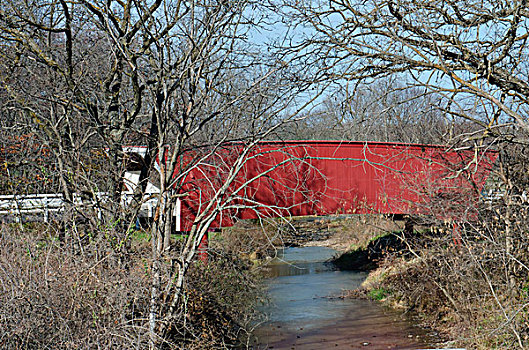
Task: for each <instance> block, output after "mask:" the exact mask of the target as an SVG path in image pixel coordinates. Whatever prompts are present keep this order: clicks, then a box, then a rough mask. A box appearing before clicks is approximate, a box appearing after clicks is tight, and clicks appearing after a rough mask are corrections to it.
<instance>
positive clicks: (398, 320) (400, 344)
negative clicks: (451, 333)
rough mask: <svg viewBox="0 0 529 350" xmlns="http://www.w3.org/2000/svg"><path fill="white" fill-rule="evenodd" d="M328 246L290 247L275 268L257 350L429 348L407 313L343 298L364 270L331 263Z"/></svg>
mask: <svg viewBox="0 0 529 350" xmlns="http://www.w3.org/2000/svg"><path fill="white" fill-rule="evenodd" d="M334 254H336V252H335V251H334V250H333V249H330V248H326V247H304V248H286V249H285V250H284V252H283V254H282V255H281V256H280V257H279V258H278V259H277V260H275V261H274V262H273V263H272V264H270V266H269V269H270V270H269V274H268V276H269V277H270V278H269V282H268V291H269V295H270V300H271V303H270V305H267V306H266V307H264V310H263V311H264V312H265V313H266V314H267V315H268V321H267V322H266V323H264V324H263V325H261V326H260V327H258V328H257V329H256V331H255V333H254V334H255V339H253V340H252V344H253V349H327V348H333V349H427V348H432V347H431V346H429V345H430V343H431V342H432V341H433V340H434V339H432V338H429V337H428V335H427V334H426V332H425V331H424V330H422V329H420V328H419V327H416V326H413V325H412V323H410V322H409V320H407V319H406V318H405V317H404V316H403V315H401V314H399V313H398V312H395V311H392V310H388V309H386V308H384V307H382V306H381V305H380V304H379V303H376V302H372V301H368V300H355V299H343V298H340V296H341V295H342V294H343V292H344V291H345V290H348V289H354V288H356V287H358V286H360V284H361V283H362V281H363V280H364V279H365V278H366V276H367V274H366V273H364V272H353V271H340V270H337V269H336V268H335V267H334V266H333V265H332V264H329V263H326V262H325V261H327V260H329V259H330V258H332V257H333V256H334Z"/></svg>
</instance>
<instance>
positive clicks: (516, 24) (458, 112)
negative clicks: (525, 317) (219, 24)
mask: <svg viewBox="0 0 529 350" xmlns="http://www.w3.org/2000/svg"><path fill="white" fill-rule="evenodd" d="M285 5H286V6H287V8H288V10H285V12H286V13H288V15H290V16H292V18H293V20H294V21H296V20H297V21H298V23H300V24H302V25H304V26H307V27H308V28H311V29H310V30H306V31H305V33H306V35H305V37H303V38H300V40H299V41H298V45H297V46H295V47H296V49H303V50H306V51H307V52H310V53H312V54H314V55H315V56H317V57H318V58H314V59H313V60H314V62H317V63H318V65H317V66H316V65H315V67H317V68H315V69H319V70H324V71H325V72H326V74H325V75H324V76H323V75H322V76H323V78H325V79H332V80H334V81H335V82H337V83H338V84H341V85H342V86H344V87H349V86H352V87H353V88H351V89H350V91H354V93H357V91H359V90H358V89H355V87H361V86H362V85H366V84H367V85H370V86H373V84H376V82H377V80H378V79H381V78H384V79H387V77H390V78H391V79H395V80H398V81H399V82H400V84H401V86H402V88H408V91H409V92H408V94H409V95H408V96H409V98H410V101H414V98H415V97H420V98H422V97H423V96H432V100H433V101H437V103H436V109H437V111H438V112H437V113H439V115H440V116H442V117H443V118H446V120H447V125H448V128H447V129H446V133H445V135H444V139H445V142H447V143H449V144H450V145H452V146H454V145H457V146H456V147H475V148H488V147H490V146H491V145H492V144H494V145H495V146H496V147H499V148H500V150H501V157H500V162H499V163H498V166H497V168H496V171H495V175H494V176H493V177H492V178H493V179H495V180H491V181H490V183H489V184H488V189H490V190H491V191H492V189H493V188H495V191H496V192H494V193H496V195H495V199H492V200H491V202H489V203H490V206H489V207H488V208H487V206H483V207H481V208H479V215H478V214H476V215H475V216H474V217H468V218H467V220H463V221H465V224H464V225H463V231H464V232H463V235H464V240H463V241H464V245H465V248H466V250H465V252H467V253H468V254H469V255H468V256H470V257H472V259H469V260H465V259H463V260H465V262H461V264H462V265H463V266H465V271H469V272H470V271H473V273H474V276H479V277H478V278H476V279H472V280H473V281H475V283H476V284H479V285H482V286H484V288H486V291H487V292H483V288H482V289H481V290H479V291H478V290H474V289H473V287H472V285H471V283H469V284H466V283H465V282H463V280H462V279H460V277H457V278H456V276H462V275H465V274H466V272H464V271H462V270H460V269H458V268H457V267H456V266H461V265H459V264H460V263H458V262H456V260H457V259H459V258H460V257H461V255H454V256H449V254H444V253H441V252H440V251H436V252H434V253H433V256H434V257H435V258H430V257H429V255H427V254H428V253H432V252H428V251H425V256H423V261H424V262H425V265H424V266H426V267H427V268H431V269H430V270H428V271H430V272H429V273H431V271H436V269H437V267H436V266H437V265H435V264H442V265H443V266H450V268H449V269H448V271H450V272H445V273H448V275H450V276H454V278H453V280H452V281H450V278H448V279H447V278H445V277H443V276H442V275H438V274H433V275H432V276H431V277H432V279H433V280H435V283H433V284H432V285H433V286H434V289H438V291H439V292H440V291H442V293H441V294H442V295H443V297H442V298H444V299H445V300H446V302H447V304H448V305H449V307H451V308H455V309H457V310H458V311H459V310H463V309H465V310H471V311H469V314H471V315H479V311H476V309H473V307H476V305H469V304H465V303H466V302H465V301H463V298H468V295H467V294H465V293H461V295H460V294H459V292H458V290H465V291H466V292H469V293H470V291H472V293H474V294H473V295H475V296H476V300H478V299H479V300H482V301H483V303H489V304H487V305H490V307H491V308H493V309H494V310H495V311H496V312H497V315H498V318H499V319H501V320H502V321H501V322H499V323H498V324H496V325H495V326H494V327H496V328H495V329H494V330H493V331H491V334H493V333H495V332H499V331H501V332H503V333H502V334H507V333H508V334H509V335H508V336H507V339H508V340H506V341H505V342H502V340H501V336H499V337H496V338H495V339H494V340H493V343H494V344H498V346H500V347H501V346H505V347H506V348H509V347H512V346H515V345H514V344H516V346H518V347H519V348H524V347H527V335H526V331H525V330H524V322H523V321H520V320H519V319H518V315H520V314H521V313H525V312H526V310H527V307H528V304H527V302H526V297H525V292H524V291H523V288H525V287H523V286H524V282H523V281H524V280H525V279H526V276H527V273H528V270H527V266H528V265H527V263H526V261H527V255H526V254H523V253H522V252H521V250H519V249H518V248H515V246H517V244H516V243H515V242H519V244H520V245H524V244H525V243H522V242H525V233H524V232H526V229H525V228H523V225H522V226H516V225H518V224H521V222H523V220H518V219H516V220H515V219H514V217H515V216H514V215H515V212H516V213H518V214H517V217H518V218H519V217H520V215H522V214H521V213H525V210H526V204H524V203H525V199H524V198H525V192H524V191H525V176H521V174H522V173H523V171H522V173H521V172H520V169H526V163H527V160H526V153H527V135H528V132H529V127H528V120H527V111H528V108H529V104H528V103H527V98H528V96H529V89H528V88H529V85H528V80H529V79H528V69H527V68H528V66H527V55H528V53H529V47H528V46H527V35H528V27H527V26H528V23H529V21H528V16H529V12H528V4H527V3H526V2H525V1H474V0H461V1H430V0H426V1H414V0H409V1H408V0H404V1H394V0H384V1H375V0H373V1H369V0H368V1H355V0H353V1H349V0H331V1H330V2H325V1H301V2H296V3H295V4H293V5H292V4H285ZM360 91H361V89H360ZM416 101H418V100H416ZM390 108H391V106H390ZM407 113H409V112H407ZM388 117H389V115H388ZM476 154H477V153H476ZM473 162H475V159H474V160H472V161H469V162H467V165H464V166H463V167H462V169H461V170H462V171H461V172H460V176H461V175H462V174H464V173H465V171H468V170H471V169H472V167H471V166H470V164H472V163H473ZM498 189H500V191H498ZM498 193H501V196H500V195H498ZM500 198H501V199H500ZM498 199H499V200H498ZM438 204H439V205H440V207H438V209H441V212H445V211H446V212H449V211H450V210H451V209H450V205H454V204H458V203H457V202H456V201H452V203H446V202H445V203H444V204H443V202H442V201H441V202H439V203H438ZM458 205H459V208H458V210H462V209H465V206H464V205H462V204H461V203H459V204H458ZM515 207H516V208H517V209H514V208H515ZM432 209H434V210H435V207H432ZM437 212H439V210H437ZM523 215H525V214H523ZM515 222H516V223H517V224H515ZM438 225H439V226H443V224H442V223H438ZM515 227H516V228H515ZM444 232H446V231H444ZM443 237H446V236H443ZM476 237H487V238H486V240H487V242H488V243H490V245H488V244H480V243H479V241H478V240H477V239H476ZM443 244H446V242H445V243H443ZM476 249H478V250H482V251H484V252H486V251H490V253H487V254H489V255H488V257H489V259H482V258H480V257H478V256H476V254H474V253H472V251H474V250H476ZM515 251H516V252H517V253H515ZM455 256H458V257H459V258H455ZM499 271H502V272H501V273H500V272H499ZM514 271H516V273H515V272H514ZM456 281H457V282H456ZM478 281H479V282H478ZM421 283H423V280H421ZM506 285H509V286H510V287H509V288H508V289H509V291H506V290H505V287H504V286H506ZM458 288H459V289H458ZM511 291H515V292H514V293H515V294H517V295H518V296H517V297H515V298H513V297H512V295H511ZM500 295H503V296H506V297H505V299H502V297H501V296H500ZM454 296H458V297H459V296H460V298H461V299H459V300H458V301H457V302H456V299H457V298H454ZM478 304H479V303H478ZM467 307H468V309H466V308H467ZM479 307H483V304H479ZM458 308H459V309H458ZM459 314H463V312H459ZM479 317H481V316H479ZM479 317H478V318H477V319H479ZM489 346H490V344H489Z"/></svg>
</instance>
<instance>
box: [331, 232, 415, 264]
mask: <svg viewBox="0 0 529 350" xmlns="http://www.w3.org/2000/svg"><path fill="white" fill-rule="evenodd" d="M388 254H396V255H399V256H403V255H408V254H409V251H408V250H407V245H406V243H405V241H404V239H403V236H402V234H399V233H389V234H386V235H384V236H381V237H377V238H375V239H373V240H371V241H370V242H369V243H368V244H367V246H366V247H365V248H363V247H362V248H357V249H354V250H352V251H348V252H345V253H343V254H341V255H340V256H338V257H337V258H335V259H333V260H332V263H333V264H334V265H335V266H336V267H338V268H339V269H341V270H354V271H371V270H374V269H376V268H377V267H378V266H379V264H380V263H381V262H382V261H383V259H385V257H386V256H387V255H388Z"/></svg>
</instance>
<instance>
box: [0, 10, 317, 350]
mask: <svg viewBox="0 0 529 350" xmlns="http://www.w3.org/2000/svg"><path fill="white" fill-rule="evenodd" d="M270 18H271V16H270V13H269V12H267V9H266V8H265V7H262V6H261V5H260V4H258V3H255V2H253V1H246V0H243V1H235V2H223V1H205V2H196V1H180V0H174V1H173V0H155V1H148V0H145V1H143V0H142V1H132V0H130V1H97V0H83V1H80V2H72V1H65V0H49V1H36V2H35V1H31V0H9V1H7V2H5V3H3V4H2V5H1V6H0V41H1V46H0V54H1V55H2V58H3V59H2V64H1V67H0V72H1V73H0V79H1V80H2V86H3V87H2V90H1V92H2V98H4V96H5V99H6V101H8V102H9V103H7V104H6V105H4V107H5V108H4V109H3V113H7V112H8V111H9V113H13V114H14V115H17V116H18V118H19V119H17V123H18V125H22V126H25V127H28V126H29V127H31V128H33V129H34V130H35V135H36V136H37V137H38V140H39V142H41V143H42V144H43V145H45V147H46V148H47V149H49V150H50V151H51V152H53V155H54V157H53V159H54V162H55V164H54V167H55V168H56V169H57V176H58V180H59V182H60V186H61V192H62V193H63V196H64V198H65V200H66V202H67V203H68V208H67V210H66V212H67V213H71V214H70V215H71V218H72V220H71V221H70V222H71V227H72V230H73V229H76V228H77V227H79V222H78V220H77V218H78V217H84V218H85V219H86V220H88V221H89V222H91V223H92V224H91V226H90V229H88V230H86V231H87V233H86V234H85V235H81V234H78V235H77V236H75V239H76V240H79V241H82V240H83V239H84V240H85V241H88V242H92V240H95V241H97V242H99V243H98V244H100V245H98V246H95V247H94V246H92V247H91V246H90V245H88V246H85V247H82V248H81V251H85V250H91V252H90V254H94V256H95V257H96V260H97V259H102V260H103V261H107V260H108V259H107V254H110V256H114V257H116V258H117V261H118V262H120V263H122V262H124V261H125V260H126V257H127V253H128V248H127V247H128V243H129V242H130V238H131V232H132V230H131V227H132V226H133V225H134V223H135V219H136V217H137V215H138V212H139V210H140V205H141V202H142V201H143V200H144V192H145V189H146V187H147V184H148V182H149V181H151V182H156V184H157V185H159V190H160V191H159V195H158V201H157V203H158V204H157V208H156V210H155V212H156V214H155V217H154V221H153V223H152V226H151V230H150V232H151V235H152V247H151V248H152V249H151V263H150V267H149V271H150V276H151V280H150V286H149V287H150V292H151V296H150V311H149V314H148V315H146V316H148V319H149V322H148V329H149V336H150V346H151V347H152V348H154V347H158V346H159V345H160V344H163V343H164V342H166V341H170V340H171V339H172V338H171V337H172V336H173V337H174V334H175V332H176V333H178V332H180V331H182V330H180V329H174V328H175V327H176V326H177V325H178V323H177V322H176V319H177V318H178V317H185V312H183V310H184V309H183V306H184V304H183V302H184V299H183V297H182V293H183V291H182V288H183V286H184V282H185V277H186V274H187V272H188V270H189V267H190V264H191V262H192V261H193V259H194V257H195V255H196V252H197V247H198V245H199V242H200V241H201V239H202V237H203V236H204V234H205V233H206V232H207V231H208V228H209V227H210V225H211V224H212V223H213V222H214V221H215V220H216V218H217V216H218V215H219V214H220V213H221V212H222V211H223V210H224V209H226V208H227V207H228V206H229V205H230V203H232V201H233V200H234V199H235V197H237V196H236V195H234V194H233V193H232V192H231V188H232V185H233V184H234V182H235V179H236V178H237V175H238V173H239V172H240V171H241V169H243V168H244V166H245V164H246V162H247V159H248V157H249V155H250V154H252V150H253V148H254V147H255V145H256V144H257V143H258V141H259V140H262V139H264V138H267V137H268V138H270V137H272V135H273V133H274V131H275V130H276V129H277V128H278V127H279V126H280V125H282V124H284V123H288V122H290V121H291V120H293V118H296V116H297V114H298V113H299V111H300V110H303V109H304V108H305V106H307V105H308V104H310V103H311V101H313V99H314V97H315V96H317V95H318V94H319V90H316V91H315V92H311V94H304V95H303V96H302V97H299V96H300V95H299V93H300V92H303V91H306V90H307V88H308V87H309V86H311V84H312V82H313V79H312V78H311V77H310V75H309V74H306V75H304V74H303V69H302V67H301V68H300V67H299V66H296V61H295V55H293V54H291V53H289V54H287V55H281V54H279V53H278V52H277V51H274V50H273V49H271V50H268V49H267V48H266V47H264V46H263V45H261V44H259V43H258V40H257V39H251V40H250V38H252V37H255V35H256V33H257V32H258V30H259V29H260V28H261V27H262V26H265V25H271V24H273V23H271V22H273V21H275V20H274V19H272V20H270ZM233 142H237V145H238V146H237V147H236V148H235V149H236V150H237V153H236V155H235V158H234V159H233V162H232V163H231V164H230V167H229V168H228V169H226V167H223V168H222V171H226V176H223V177H222V181H221V184H220V185H221V186H218V187H214V190H213V191H212V192H211V193H208V196H205V197H204V202H203V203H202V205H201V206H200V210H199V211H198V212H196V213H195V216H194V217H195V219H194V222H193V225H192V227H191V228H190V230H189V232H188V235H187V236H186V238H185V240H184V242H183V244H182V248H181V249H180V250H179V251H176V252H175V251H174V249H173V248H174V247H173V246H172V242H171V233H172V232H173V231H174V225H175V222H174V221H175V218H174V215H173V213H174V210H175V206H176V203H177V201H178V200H179V199H181V198H182V197H185V196H188V195H189V193H187V192H186V189H185V186H184V185H185V183H186V178H187V176H189V175H190V174H192V172H193V171H196V169H200V168H201V167H204V166H206V167H207V166H211V167H215V162H216V161H218V159H219V158H218V157H216V154H217V153H218V152H219V150H221V149H222V148H224V147H225V145H232V144H233ZM131 144H141V145H145V146H146V152H145V157H144V159H143V160H141V162H142V163H143V164H142V167H141V172H140V177H139V182H138V184H139V185H138V186H136V187H135V191H136V193H135V201H134V202H133V203H132V204H131V205H129V206H123V201H122V189H123V185H124V174H125V171H126V168H127V163H128V162H129V159H128V156H127V154H126V152H125V150H124V146H127V145H131ZM212 162H213V163H212ZM155 168H156V169H157V170H154V169H155ZM219 169H220V168H219ZM219 171H220V170H219ZM155 179H156V180H155ZM246 185H247V184H246V183H243V184H238V185H237V188H238V189H239V190H237V191H235V193H241V190H242V189H243V188H244V186H246ZM50 188H51V187H50ZM76 195H80V196H81V197H83V198H86V199H89V200H91V201H93V202H96V204H95V206H94V207H93V209H94V210H93V211H90V210H91V209H90V208H86V207H83V208H81V207H79V206H78V205H77V202H76V201H75V199H74V197H75V196H76ZM64 220H67V218H65V219H64ZM94 235H95V237H93V236H94ZM89 244H92V243H89ZM100 249H102V250H103V251H104V252H105V253H104V254H103V255H100V254H101V252H100ZM125 262H126V261H125ZM168 266H170V268H168Z"/></svg>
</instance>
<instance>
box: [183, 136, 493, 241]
mask: <svg viewBox="0 0 529 350" xmlns="http://www.w3.org/2000/svg"><path fill="white" fill-rule="evenodd" d="M243 149H244V148H243V144H240V143H233V144H230V145H228V146H226V147H224V148H222V149H220V150H217V151H216V152H215V153H212V155H210V156H207V157H205V158H204V159H203V160H202V161H201V162H200V163H199V165H198V166H197V167H196V168H194V169H193V170H192V171H191V172H190V173H189V174H188V175H187V176H186V177H185V179H183V180H182V181H181V182H180V183H179V187H180V192H182V193H187V195H186V196H185V197H183V198H182V200H181V201H179V203H178V205H177V229H178V230H180V231H188V230H189V229H190V228H191V225H192V223H193V220H194V219H195V216H196V214H197V213H198V212H200V211H201V210H203V208H204V207H205V206H206V205H207V203H208V201H210V200H211V199H212V198H214V193H216V191H218V190H219V188H221V186H223V184H225V183H226V180H227V179H228V177H229V176H234V179H235V180H234V181H233V182H232V184H231V185H230V186H229V190H228V191H227V193H226V194H225V195H224V196H223V197H222V198H221V199H219V198H216V199H215V200H217V201H219V200H222V201H223V203H225V206H224V210H223V211H222V212H221V214H220V215H219V216H218V217H217V220H216V222H215V223H214V225H213V226H214V227H220V226H224V227H225V226H231V225H233V223H234V222H235V221H236V220H238V219H252V218H257V217H258V216H266V217H279V216H290V215H292V216H299V215H331V214H354V213H384V214H414V213H415V214H433V215H436V216H440V215H441V216H445V217H459V218H461V219H464V217H465V216H467V217H468V216H471V215H473V213H472V212H471V211H469V210H468V208H470V207H473V206H474V205H473V204H475V202H476V200H477V199H478V198H479V196H480V191H481V189H482V187H483V185H484V183H485V180H486V178H487V176H488V174H489V172H490V169H491V167H492V164H493V163H494V162H495V160H496V158H497V153H496V152H494V151H479V152H478V151H476V150H464V151H454V150H447V149H446V147H443V146H436V145H421V144H405V143H385V142H350V141H264V142H260V143H258V144H257V146H255V147H254V148H252V150H251V151H250V153H249V154H248V155H247V157H245V158H244V161H242V160H241V158H240V157H239V156H240V154H241V152H243ZM241 161H242V163H238V162H241ZM238 164H241V166H242V168H241V169H240V171H238V172H234V171H233V170H234V169H236V168H237V165H238ZM440 201H441V202H443V201H444V203H445V204H441V205H440V206H439V205H438V204H436V203H439V202H440ZM436 205H437V206H436Z"/></svg>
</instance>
